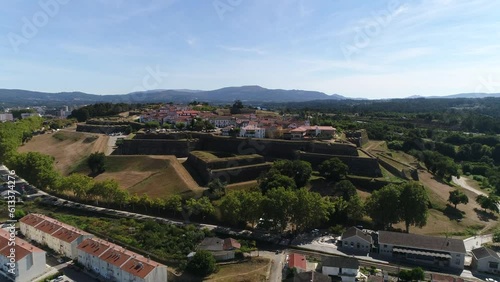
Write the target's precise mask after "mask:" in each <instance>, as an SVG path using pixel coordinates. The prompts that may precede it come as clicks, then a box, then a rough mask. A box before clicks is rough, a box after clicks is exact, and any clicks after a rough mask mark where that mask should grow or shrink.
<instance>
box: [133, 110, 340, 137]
mask: <svg viewBox="0 0 500 282" xmlns="http://www.w3.org/2000/svg"><path fill="white" fill-rule="evenodd" d="M199 107H202V105H201V104H200V105H194V106H181V105H169V106H162V107H160V108H159V109H156V110H149V111H145V112H142V113H141V115H140V118H139V121H140V122H143V123H147V122H158V123H159V124H160V125H161V126H163V125H164V124H171V125H174V126H175V127H176V128H178V129H183V128H188V126H189V125H191V124H194V123H195V122H196V121H208V122H209V123H210V124H211V125H213V127H214V128H217V129H218V132H219V133H220V134H221V135H222V136H232V135H234V136H239V137H248V138H274V139H288V140H302V139H308V138H321V139H330V138H332V137H335V135H336V129H335V128H334V127H332V126H318V125H316V126H311V124H310V122H309V121H307V120H306V121H304V120H299V119H297V118H294V117H286V116H280V115H277V114H276V113H273V112H266V111H260V110H253V111H252V110H250V109H244V111H246V112H247V113H231V111H232V109H233V108H232V109H231V110H229V111H227V110H223V109H215V110H214V111H200V110H196V109H197V108H199ZM233 107H235V105H233ZM241 107H243V105H242V104H241ZM237 109H238V110H235V112H241V109H240V108H237ZM257 111H260V112H261V113H260V114H257V113H256V112H257ZM182 125H183V127H182ZM210 129H211V128H206V130H210Z"/></svg>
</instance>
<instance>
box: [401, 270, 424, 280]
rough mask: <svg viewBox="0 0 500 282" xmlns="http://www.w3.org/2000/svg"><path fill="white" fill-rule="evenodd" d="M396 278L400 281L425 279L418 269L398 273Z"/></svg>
mask: <svg viewBox="0 0 500 282" xmlns="http://www.w3.org/2000/svg"><path fill="white" fill-rule="evenodd" d="M398 277H399V279H401V280H402V281H422V280H424V279H425V273H424V270H423V269H422V268H420V267H417V268H413V269H411V270H406V269H403V270H401V271H400V272H399V274H398Z"/></svg>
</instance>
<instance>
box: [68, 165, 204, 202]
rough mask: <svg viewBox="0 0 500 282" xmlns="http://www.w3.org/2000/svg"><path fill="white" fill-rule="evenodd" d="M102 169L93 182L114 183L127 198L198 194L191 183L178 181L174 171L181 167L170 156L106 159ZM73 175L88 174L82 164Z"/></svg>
mask: <svg viewBox="0 0 500 282" xmlns="http://www.w3.org/2000/svg"><path fill="white" fill-rule="evenodd" d="M105 168H106V171H105V172H104V173H102V174H100V175H98V176H96V177H95V179H96V180H104V179H115V180H116V181H117V182H118V183H119V184H120V187H121V188H123V189H127V190H128V191H129V192H130V193H131V194H134V193H137V194H139V195H141V194H144V193H145V194H148V195H149V196H150V197H162V198H166V197H168V196H169V195H172V194H183V195H186V196H192V195H193V194H198V193H199V192H200V190H201V189H200V188H199V187H198V185H196V183H194V181H189V179H185V178H183V177H182V176H183V175H182V174H181V173H179V171H178V169H179V168H181V169H182V166H181V165H180V164H179V163H178V161H177V159H176V158H175V157H173V156H107V157H106V164H105ZM75 172H79V173H84V174H88V173H89V172H90V171H89V170H88V168H87V167H86V165H85V163H82V165H80V166H79V168H78V170H76V171H75Z"/></svg>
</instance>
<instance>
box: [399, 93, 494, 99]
mask: <svg viewBox="0 0 500 282" xmlns="http://www.w3.org/2000/svg"><path fill="white" fill-rule="evenodd" d="M489 97H493V98H500V93H460V94H453V95H446V96H420V95H413V96H410V97H407V98H406V99H419V98H426V99H437V98H448V99H455V98H476V99H481V98H489Z"/></svg>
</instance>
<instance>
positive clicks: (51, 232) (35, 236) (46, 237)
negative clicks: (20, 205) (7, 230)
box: [19, 213, 94, 259]
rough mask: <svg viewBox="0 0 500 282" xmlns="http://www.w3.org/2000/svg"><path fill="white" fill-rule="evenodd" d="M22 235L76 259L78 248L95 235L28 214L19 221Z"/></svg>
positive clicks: (51, 219)
mask: <svg viewBox="0 0 500 282" xmlns="http://www.w3.org/2000/svg"><path fill="white" fill-rule="evenodd" d="M19 222H20V229H21V233H22V234H23V235H24V236H26V238H28V239H30V240H33V241H35V242H37V243H40V244H43V245H46V246H48V247H49V248H51V249H52V250H54V251H56V252H58V253H60V254H62V255H64V256H66V257H69V258H71V259H75V258H76V257H77V250H76V247H77V246H78V244H80V243H81V242H83V240H85V239H87V238H91V237H94V235H92V234H90V233H87V232H85V231H83V230H80V229H78V228H75V227H73V226H71V225H68V224H65V223H62V222H60V221H58V220H55V219H53V218H50V217H47V216H45V215H42V214H33V213H32V214H28V215H26V216H24V217H23V218H21V219H20V220H19Z"/></svg>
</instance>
